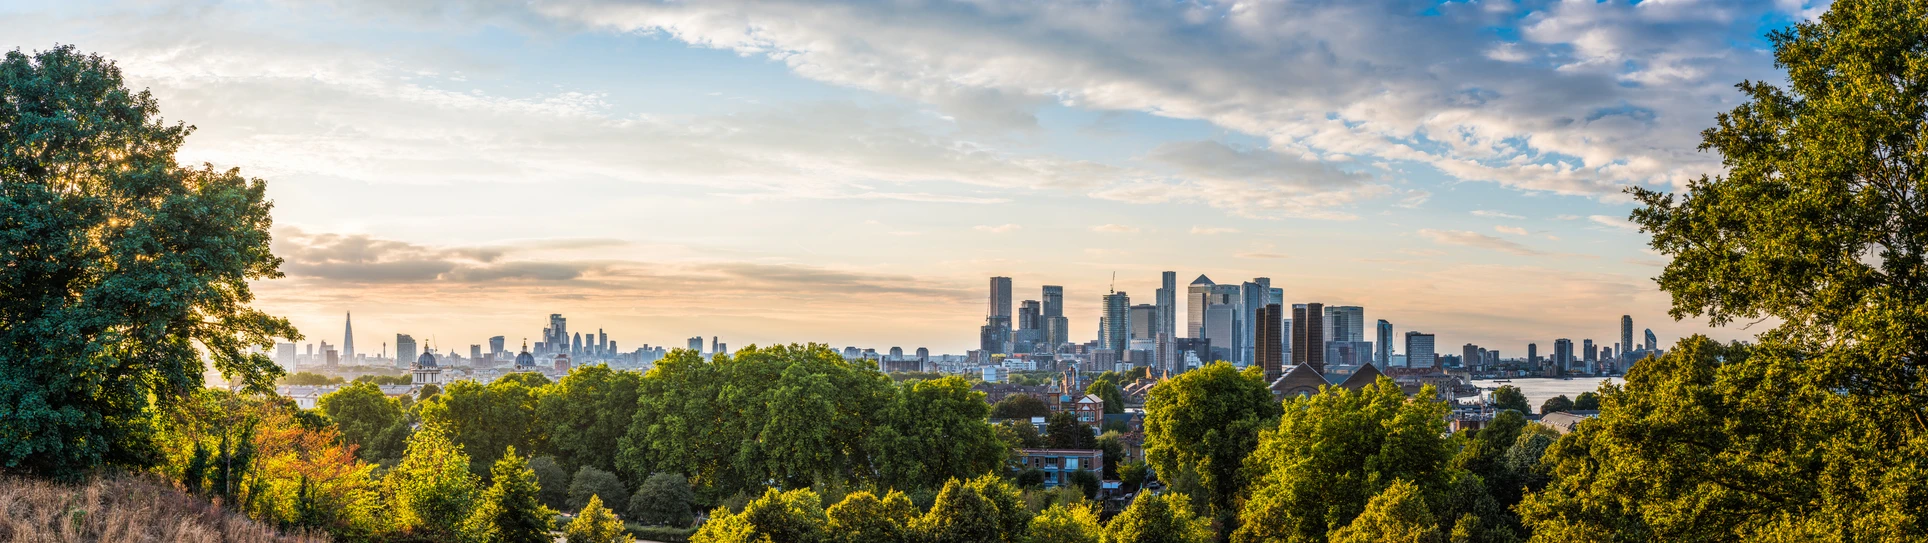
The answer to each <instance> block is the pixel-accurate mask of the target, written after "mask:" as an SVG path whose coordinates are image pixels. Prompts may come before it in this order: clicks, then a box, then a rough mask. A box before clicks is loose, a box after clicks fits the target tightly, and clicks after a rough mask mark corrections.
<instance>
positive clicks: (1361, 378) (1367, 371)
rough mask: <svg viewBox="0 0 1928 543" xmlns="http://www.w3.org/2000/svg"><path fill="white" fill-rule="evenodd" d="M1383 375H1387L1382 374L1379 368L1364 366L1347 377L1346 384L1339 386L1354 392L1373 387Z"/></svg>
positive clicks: (1370, 365) (1369, 365)
mask: <svg viewBox="0 0 1928 543" xmlns="http://www.w3.org/2000/svg"><path fill="white" fill-rule="evenodd" d="M1381 375H1385V374H1384V373H1380V371H1379V368H1378V366H1374V365H1372V364H1366V365H1363V366H1359V369H1357V370H1354V371H1353V372H1352V375H1351V376H1348V377H1346V380H1345V382H1342V383H1339V386H1341V387H1345V388H1349V389H1352V390H1359V389H1362V388H1366V387H1369V386H1372V384H1373V383H1375V382H1378V381H1379V376H1381Z"/></svg>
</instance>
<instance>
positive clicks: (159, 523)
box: [0, 475, 328, 543]
mask: <svg viewBox="0 0 1928 543" xmlns="http://www.w3.org/2000/svg"><path fill="white" fill-rule="evenodd" d="M94 541H115V542H120V541H126V542H157V543H158V542H184V543H187V542H193V543H199V542H290V543H292V542H304V543H305V542H321V541H328V538H327V537H326V536H320V535H306V534H302V535H289V534H285V533H282V532H280V531H278V530H275V529H274V528H273V527H270V526H267V525H264V524H261V523H258V522H255V521H253V520H250V519H249V518H247V517H246V516H244V515H242V514H240V513H237V512H234V511H230V510H227V509H224V508H222V507H220V506H218V505H216V504H214V503H211V502H209V501H207V500H205V499H201V498H198V497H195V496H192V495H189V494H187V493H185V492H181V491H180V490H177V489H175V488H174V487H172V486H170V485H167V484H166V483H163V482H159V481H155V480H153V479H149V478H146V477H140V476H131V475H117V476H104V477H101V478H96V479H94V480H92V481H89V482H87V483H84V484H60V483H53V482H47V481H42V480H38V479H28V478H22V477H8V476H0V543H28V542H32V543H53V542H62V543H65V542H94Z"/></svg>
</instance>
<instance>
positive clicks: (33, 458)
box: [0, 46, 301, 478]
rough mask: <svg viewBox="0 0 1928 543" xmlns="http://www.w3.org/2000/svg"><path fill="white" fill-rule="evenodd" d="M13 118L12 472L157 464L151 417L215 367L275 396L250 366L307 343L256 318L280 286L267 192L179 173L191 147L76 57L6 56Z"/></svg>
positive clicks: (116, 72) (217, 174)
mask: <svg viewBox="0 0 1928 543" xmlns="http://www.w3.org/2000/svg"><path fill="white" fill-rule="evenodd" d="M0 104H6V107H0V149H4V150H5V152H0V406H6V410H7V411H6V413H5V415H4V416H0V436H4V437H0V469H6V470H9V471H12V472H16V473H31V474H45V475H52V476H57V477H63V478H77V477H78V476H79V475H80V474H81V473H82V472H83V471H85V470H87V469H89V468H92V467H94V466H98V465H102V464H116V465H126V466H136V467H144V466H151V465H154V464H156V463H158V462H160V461H161V458H159V456H158V453H159V450H158V449H157V445H156V444H155V443H154V438H155V429H154V427H153V421H154V414H155V409H154V408H157V407H158V408H160V409H162V410H165V409H168V408H171V407H172V406H174V405H175V404H177V403H180V402H182V401H185V400H187V399H188V398H189V397H190V396H192V395H193V394H194V393H195V392H196V391H198V390H200V389H201V388H202V386H203V373H204V372H205V371H206V370H207V369H208V367H209V364H211V366H212V368H213V369H214V370H217V371H219V372H220V373H221V375H223V376H224V377H225V378H226V379H227V381H228V382H230V383H235V384H237V385H239V386H241V387H243V388H245V389H247V390H251V391H267V390H269V389H270V388H271V385H272V383H273V382H274V380H275V378H276V377H278V376H279V375H280V374H281V370H280V368H279V367H277V366H276V365H275V364H274V363H273V362H272V361H271V360H269V359H268V357H267V356H266V355H263V354H259V353H254V352H250V351H251V350H252V348H257V347H259V348H266V347H270V346H272V345H273V344H274V338H277V337H281V338H299V337H300V336H301V334H300V333H299V332H297V331H295V329H294V327H293V326H291V325H289V324H288V321H287V320H285V319H282V318H279V317H274V316H270V315H268V314H266V313H263V312H260V311H257V310H254V309H252V308H250V307H249V305H248V304H250V303H252V302H253V301H254V295H253V292H252V290H251V288H250V286H249V285H250V282H251V281H254V280H260V279H272V278H276V277H280V276H281V272H280V271H279V270H278V268H279V267H280V265H281V259H279V258H276V257H275V256H274V255H273V254H271V253H270V252H269V237H270V236H269V229H270V227H271V225H272V219H271V218H270V216H269V209H270V208H271V207H272V206H271V204H269V203H268V201H267V200H266V197H265V192H266V184H265V183H264V182H262V181H261V180H258V179H249V178H245V177H242V176H241V174H240V173H239V171H238V170H226V171H217V170H215V169H214V168H213V167H211V166H203V167H201V168H199V169H189V168H183V167H181V166H179V165H178V164H176V163H175V162H174V156H175V152H176V151H177V150H179V148H180V147H181V144H182V142H183V141H184V140H185V139H186V137H187V135H188V133H189V132H191V131H192V130H193V129H192V128H191V127H188V126H186V125H183V124H178V123H177V124H174V125H171V126H170V125H167V124H165V123H163V122H162V121H161V120H160V118H159V109H160V106H159V104H158V103H157V102H156V101H155V100H154V97H153V96H152V95H151V94H149V93H147V92H146V91H141V92H138V93H136V92H132V91H130V90H128V89H127V88H126V87H125V85H124V83H123V81H122V78H121V72H120V69H119V68H117V67H115V66H114V65H113V63H112V62H109V61H108V60H106V59H104V58H101V57H99V56H95V55H83V54H80V53H78V52H76V51H75V50H74V49H73V48H72V47H71V46H61V47H56V48H54V49H50V50H46V51H38V52H35V53H34V54H32V55H27V54H25V53H22V52H20V51H18V50H15V51H10V52H7V53H6V56H5V59H4V60H0ZM204 357H205V358H204ZM204 360H206V362H204Z"/></svg>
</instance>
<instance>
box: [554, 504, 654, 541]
mask: <svg viewBox="0 0 1928 543" xmlns="http://www.w3.org/2000/svg"><path fill="white" fill-rule="evenodd" d="M562 539H563V541H566V542H568V543H634V542H635V541H636V538H633V537H630V536H629V534H628V533H627V532H624V531H623V521H622V520H621V519H618V518H616V515H615V514H614V513H611V512H610V511H609V508H608V507H603V504H602V500H601V499H596V498H591V499H590V500H589V503H587V504H583V506H582V511H581V512H578V513H576V518H575V519H573V520H570V521H569V526H568V527H567V528H564V529H563V530H562Z"/></svg>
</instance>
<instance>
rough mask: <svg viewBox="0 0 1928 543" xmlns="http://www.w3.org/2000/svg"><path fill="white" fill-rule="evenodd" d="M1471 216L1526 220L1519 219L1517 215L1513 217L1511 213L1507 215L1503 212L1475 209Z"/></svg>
mask: <svg viewBox="0 0 1928 543" xmlns="http://www.w3.org/2000/svg"><path fill="white" fill-rule="evenodd" d="M1473 215H1476V216H1480V217H1486V218H1489V219H1524V218H1526V217H1521V216H1519V215H1514V214H1512V213H1507V212H1504V211H1493V210H1490V209H1475V210H1473Z"/></svg>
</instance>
